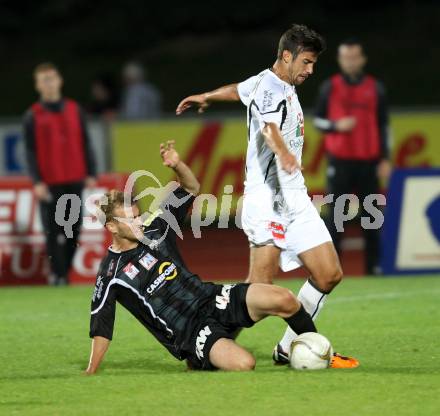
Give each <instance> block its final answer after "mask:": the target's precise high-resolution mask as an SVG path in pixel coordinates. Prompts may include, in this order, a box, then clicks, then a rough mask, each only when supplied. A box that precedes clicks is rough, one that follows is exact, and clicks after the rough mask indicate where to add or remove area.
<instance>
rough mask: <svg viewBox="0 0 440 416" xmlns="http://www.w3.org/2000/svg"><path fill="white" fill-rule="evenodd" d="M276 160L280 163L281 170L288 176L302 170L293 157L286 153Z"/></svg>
mask: <svg viewBox="0 0 440 416" xmlns="http://www.w3.org/2000/svg"><path fill="white" fill-rule="evenodd" d="M278 160H279V161H280V165H281V168H282V169H283V170H284V171H286V172H287V173H289V174H291V173H294V172H295V171H296V170H297V169H298V170H302V167H301V165H300V164H299V163H298V160H297V159H296V157H295V155H293V154H292V153H290V152H288V151H286V152H283V153H281V154H280V155H278Z"/></svg>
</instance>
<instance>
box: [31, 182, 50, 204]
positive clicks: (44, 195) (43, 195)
mask: <svg viewBox="0 0 440 416" xmlns="http://www.w3.org/2000/svg"><path fill="white" fill-rule="evenodd" d="M34 194H35V197H36V198H37V199H38V200H40V201H45V202H49V201H50V199H51V195H50V192H49V188H48V187H47V185H46V184H45V183H43V182H39V183H36V184H35V185H34Z"/></svg>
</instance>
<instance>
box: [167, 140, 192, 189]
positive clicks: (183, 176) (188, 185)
mask: <svg viewBox="0 0 440 416" xmlns="http://www.w3.org/2000/svg"><path fill="white" fill-rule="evenodd" d="M174 143H175V142H174V140H168V141H167V142H166V143H161V144H160V156H161V157H162V160H163V164H164V166H167V167H169V168H171V169H173V170H174V172H176V175H177V179H178V181H179V182H180V185H181V186H182V188H183V189H185V191H187V192H189V193H190V194H193V195H197V194H198V193H199V191H200V183H199V181H198V180H197V178H196V177H195V175H194V173H193V172H192V170H191V169H190V168H189V167H188V166H187V165H186V164H185V163H184V162H183V161H182V160H181V159H180V156H179V154H178V153H177V151H176V149H175V148H174Z"/></svg>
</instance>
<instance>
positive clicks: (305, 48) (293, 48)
mask: <svg viewBox="0 0 440 416" xmlns="http://www.w3.org/2000/svg"><path fill="white" fill-rule="evenodd" d="M325 48H326V44H325V40H324V38H323V37H322V36H321V35H320V34H318V33H317V32H315V31H314V30H312V29H309V28H308V27H307V26H305V25H297V24H293V25H292V26H291V28H290V29H287V30H286V31H285V32H284V33H283V35H282V36H281V38H280V42H279V44H278V59H280V58H281V57H282V56H283V51H289V52H291V53H292V55H293V57H294V58H295V57H297V56H298V55H299V54H300V53H301V52H314V53H316V54H317V55H319V54H320V53H321V52H323V51H324V50H325Z"/></svg>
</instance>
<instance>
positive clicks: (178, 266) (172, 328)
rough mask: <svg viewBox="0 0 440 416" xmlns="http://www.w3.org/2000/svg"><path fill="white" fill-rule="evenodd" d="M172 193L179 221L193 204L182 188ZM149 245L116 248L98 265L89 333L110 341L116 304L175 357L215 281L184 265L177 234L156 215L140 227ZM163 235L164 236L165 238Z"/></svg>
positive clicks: (182, 350) (172, 210) (173, 211)
mask: <svg viewBox="0 0 440 416" xmlns="http://www.w3.org/2000/svg"><path fill="white" fill-rule="evenodd" d="M173 196H175V197H177V198H178V199H179V200H184V199H186V200H185V202H184V203H183V204H182V205H180V206H179V207H178V208H175V207H169V213H171V214H172V215H173V217H174V218H175V219H176V221H177V223H178V224H179V225H180V224H182V222H183V220H184V218H185V215H186V212H187V210H188V208H189V207H190V206H191V204H192V202H193V197H192V196H190V194H188V193H187V192H186V191H185V190H183V189H182V188H178V189H177V190H176V191H175V192H174V193H173ZM145 235H146V236H148V239H149V240H150V243H149V244H144V243H139V245H138V246H137V247H136V248H133V249H131V250H128V251H124V252H115V251H112V250H111V248H110V249H109V252H108V254H107V256H106V257H105V258H104V260H103V261H102V263H101V266H100V268H99V272H98V275H97V279H96V285H95V289H94V292H93V297H92V304H91V320H90V337H94V336H102V337H104V338H107V339H112V334H113V325H114V320H115V308H116V302H119V303H120V304H121V305H122V306H124V307H125V308H126V309H127V310H128V311H129V312H131V313H132V314H133V315H134V316H135V317H136V318H137V319H138V320H139V321H140V322H141V323H142V325H144V326H145V327H146V328H147V329H148V330H149V331H150V332H151V333H152V334H153V335H154V336H155V337H156V338H157V340H158V341H159V342H160V343H161V344H162V345H164V346H165V347H166V348H167V349H168V350H169V351H170V353H171V354H173V355H174V356H175V357H176V358H179V359H183V358H185V357H186V356H187V353H188V351H189V349H190V346H189V342H190V338H191V336H192V333H193V332H194V331H195V329H196V327H197V323H198V322H199V318H200V314H202V313H203V312H202V311H203V309H204V306H205V305H206V304H207V303H208V302H209V301H210V300H212V298H213V296H214V297H215V291H216V285H215V284H213V283H205V282H202V281H201V280H200V278H199V277H198V276H196V275H194V274H193V273H191V272H190V271H189V270H188V269H187V268H186V266H185V264H184V262H183V260H182V258H181V256H180V254H179V252H178V249H177V245H176V233H175V232H174V230H172V229H171V228H170V227H169V224H168V223H167V222H166V221H165V220H164V219H163V218H161V217H156V218H155V219H154V220H153V221H152V222H151V223H150V224H149V225H148V226H147V227H146V229H145ZM164 236H165V237H164Z"/></svg>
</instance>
